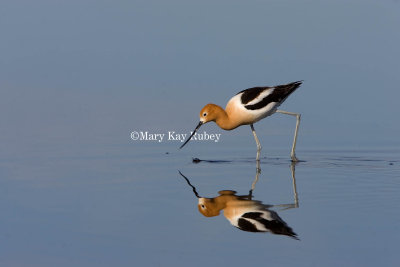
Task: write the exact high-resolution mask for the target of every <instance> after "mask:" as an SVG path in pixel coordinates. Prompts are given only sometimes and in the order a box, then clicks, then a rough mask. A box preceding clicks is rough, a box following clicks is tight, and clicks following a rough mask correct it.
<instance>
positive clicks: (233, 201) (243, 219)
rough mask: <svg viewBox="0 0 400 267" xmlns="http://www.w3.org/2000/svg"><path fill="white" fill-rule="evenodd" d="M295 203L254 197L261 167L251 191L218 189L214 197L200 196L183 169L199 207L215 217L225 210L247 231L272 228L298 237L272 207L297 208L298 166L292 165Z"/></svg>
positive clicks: (232, 221)
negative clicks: (247, 192) (273, 203)
mask: <svg viewBox="0 0 400 267" xmlns="http://www.w3.org/2000/svg"><path fill="white" fill-rule="evenodd" d="M291 171H292V180H293V191H294V203H292V204H281V205H267V204H263V203H262V202H261V201H258V200H253V190H254V189H255V184H256V183H257V181H258V179H259V174H260V168H259V165H258V166H257V171H256V177H255V179H254V181H253V183H252V186H251V189H250V191H249V194H247V195H237V194H236V191H233V190H222V191H219V192H218V194H219V196H217V197H213V198H206V197H201V196H199V194H198V193H197V190H196V188H195V187H194V186H193V185H192V184H191V183H190V181H189V179H188V178H187V177H186V176H184V175H183V174H182V173H181V172H179V173H180V174H181V176H182V177H183V178H184V179H185V180H186V182H187V183H188V184H189V186H191V187H192V189H193V192H194V194H195V195H196V197H197V198H198V209H199V211H200V213H201V214H203V215H204V216H206V217H214V216H217V215H219V214H220V212H221V211H223V214H224V216H225V218H226V219H227V220H228V221H229V222H230V223H231V224H232V225H233V226H235V227H237V228H238V229H240V230H243V231H248V232H271V233H273V234H277V235H286V236H290V237H292V238H294V239H298V237H297V234H296V233H295V232H294V231H293V229H292V228H291V227H290V226H288V225H287V223H286V222H285V221H284V220H283V219H282V218H281V217H280V216H279V215H278V213H277V212H276V211H274V210H271V208H272V207H282V208H283V209H290V208H297V207H298V198H297V190H296V180H295V166H294V163H292V165H291Z"/></svg>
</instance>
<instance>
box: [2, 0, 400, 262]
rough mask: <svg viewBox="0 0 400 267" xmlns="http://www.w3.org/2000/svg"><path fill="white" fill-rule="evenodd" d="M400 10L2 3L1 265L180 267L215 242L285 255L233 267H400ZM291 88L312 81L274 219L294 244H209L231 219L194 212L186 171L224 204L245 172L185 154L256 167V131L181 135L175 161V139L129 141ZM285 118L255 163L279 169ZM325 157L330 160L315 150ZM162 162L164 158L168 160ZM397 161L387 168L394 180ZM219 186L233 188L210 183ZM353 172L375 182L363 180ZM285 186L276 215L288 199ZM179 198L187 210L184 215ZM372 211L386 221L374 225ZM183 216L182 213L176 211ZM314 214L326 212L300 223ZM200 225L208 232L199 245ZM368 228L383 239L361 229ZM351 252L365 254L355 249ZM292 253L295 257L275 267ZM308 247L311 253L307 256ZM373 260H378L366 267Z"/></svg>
mask: <svg viewBox="0 0 400 267" xmlns="http://www.w3.org/2000/svg"><path fill="white" fill-rule="evenodd" d="M399 14H400V2H399V1H396V0H376V1H370V0H360V1H357V0H352V1H348V0H346V1H344V0H337V1H331V0H329V1H283V0H280V1H235V0H233V1H232V0H230V1H175V0H173V1H100V0H97V1H95V0H93V1H87V0H79V1H76V0H68V1H67V0H65V1H61V0H60V1H55V0H48V1H44V0H37V1H23V0H20V1H15V0H13V1H9V0H2V1H1V3H0V34H1V35H0V51H1V53H0V125H1V126H0V138H1V140H0V177H1V178H0V183H1V184H0V203H1V204H0V212H1V213H2V217H3V219H2V220H0V221H1V222H0V228H1V232H0V238H1V240H0V243H1V245H0V251H2V252H0V262H1V263H3V264H8V265H10V266H13V265H15V264H17V265H19V266H35V265H36V266H55V265H57V266H71V265H75V266H77V265H79V266H87V265H92V266H99V265H104V266H107V265H108V266H109V265H112V264H114V263H117V264H119V265H132V264H133V265H134V264H135V263H139V264H141V265H143V264H145V263H146V260H148V259H149V258H150V259H152V260H151V261H150V262H147V263H149V265H157V264H161V265H163V263H166V262H169V263H171V264H172V263H174V264H176V262H174V261H176V259H180V260H182V261H181V262H182V264H189V263H193V259H194V258H197V256H198V253H199V254H201V250H204V249H205V247H204V245H205V244H207V242H209V243H211V244H212V245H211V247H206V249H205V251H206V252H210V251H213V252H215V253H216V251H218V249H221V247H225V249H226V250H225V251H224V253H223V255H225V256H226V257H229V255H230V249H232V247H229V245H228V244H236V242H245V243H246V244H248V243H252V242H255V243H253V244H254V246H256V245H255V244H257V245H259V243H258V242H269V241H266V240H271V239H272V240H274V242H278V244H279V245H278V246H275V245H274V244H273V243H272V242H271V243H262V246H261V247H258V248H257V249H256V248H254V249H255V250H254V252H250V251H241V250H240V249H238V248H236V247H234V249H233V251H234V254H236V255H239V254H241V253H242V252H244V253H245V254H246V255H247V256H246V257H244V258H240V259H238V258H235V257H233V258H230V260H231V262H230V263H231V264H234V263H241V262H242V263H248V262H249V260H253V259H254V256H255V254H257V253H261V255H263V254H262V253H263V251H264V248H265V250H268V249H270V251H271V253H273V255H275V258H274V260H273V261H272V263H275V266H277V265H293V261H294V259H295V258H296V259H297V262H298V266H301V265H303V266H310V265H312V264H315V265H316V266H321V265H325V266H328V265H331V266H337V265H338V264H342V263H349V262H351V263H353V264H351V265H359V264H362V265H365V264H368V263H369V264H370V265H379V264H383V265H392V266H396V265H397V263H398V260H397V257H396V255H397V254H396V253H395V247H393V246H390V244H397V241H398V234H397V235H394V233H398V225H397V222H398V220H399V217H398V214H397V213H396V214H397V215H396V214H395V213H394V211H396V210H397V207H396V203H399V202H398V201H399V199H398V196H399V194H398V192H399V182H398V180H396V179H397V178H396V177H398V164H399V163H398V158H399V153H398V152H399V150H398V149H399V146H400V141H399V137H398V136H399V135H400V124H399V114H400V105H399V103H398V102H399V98H400V90H399V89H400V87H399V85H400V53H399V47H400V31H399V28H400V15H399ZM296 80H304V84H303V85H302V87H301V88H300V89H299V90H298V91H296V92H295V93H294V94H293V95H291V96H290V98H289V99H288V100H287V101H286V103H285V104H284V105H283V106H282V109H284V110H288V111H292V112H299V113H301V114H302V124H301V128H300V133H299V134H300V137H299V142H298V151H297V154H298V156H299V158H300V159H305V160H308V162H312V163H310V165H307V164H305V165H301V164H300V165H299V167H298V170H299V172H300V181H302V182H300V185H299V187H300V192H301V193H302V195H300V197H301V203H302V206H301V208H300V209H296V211H295V212H294V213H290V212H288V213H284V214H282V217H284V218H285V219H289V222H288V223H289V224H290V225H293V228H294V229H295V231H298V232H299V234H300V238H301V239H302V240H303V241H302V242H303V243H296V244H294V243H290V242H291V241H290V242H289V241H287V240H286V241H280V240H281V239H280V238H276V237H273V238H272V237H271V236H269V237H265V236H262V237H261V236H257V237H255V238H254V236H253V237H252V236H247V235H241V234H242V233H238V232H235V234H234V236H235V237H234V238H233V240H230V239H229V238H228V237H226V236H225V235H223V236H220V235H218V234H219V233H220V234H221V233H222V234H225V233H226V232H224V231H225V230H222V229H225V228H224V227H227V228H226V229H230V228H228V222H226V221H224V219H222V218H221V220H220V222H221V226H220V227H218V228H215V229H214V228H213V224H212V223H210V221H206V222H204V221H199V217H198V216H199V214H197V211H196V210H195V209H192V206H193V203H194V206H193V207H195V199H194V198H193V195H192V194H191V192H190V190H187V187H186V185H185V184H184V183H183V184H182V181H181V180H179V179H180V178H179V176H177V170H178V169H182V168H183V171H186V172H185V173H186V174H187V175H188V176H190V177H193V176H194V179H195V183H196V184H197V185H199V183H200V187H201V186H202V188H200V189H201V192H203V194H204V195H206V194H208V195H210V196H216V194H217V191H218V190H222V189H235V190H238V191H241V192H240V193H246V190H248V185H250V184H251V179H252V178H251V177H252V176H254V166H253V163H251V165H248V164H246V163H243V162H242V163H238V164H228V166H225V165H224V166H222V167H221V166H219V167H213V166H208V165H196V166H192V165H191V163H190V159H191V157H193V156H199V157H203V158H204V157H217V158H219V159H224V157H225V156H227V157H228V158H229V157H230V158H232V155H240V157H243V158H247V159H251V158H252V157H253V156H255V151H253V150H254V149H255V144H254V140H253V137H252V136H251V133H250V129H249V127H240V128H238V129H237V130H235V131H233V132H225V131H222V130H220V129H218V128H217V127H216V126H215V125H213V124H209V125H206V126H203V127H202V129H203V130H206V131H208V132H210V133H222V134H223V135H222V137H221V141H220V143H218V144H212V143H204V142H203V143H195V142H191V143H189V145H188V146H187V147H185V149H184V150H182V151H178V150H177V148H178V146H179V145H180V144H179V143H177V142H163V143H161V144H158V143H145V142H134V141H132V140H131V139H130V136H129V135H130V132H131V131H134V130H136V131H150V132H152V133H166V132H167V131H169V130H173V131H176V132H178V133H184V132H185V133H186V132H189V131H190V130H192V129H193V128H194V126H195V125H196V124H197V122H198V112H199V110H200V109H201V107H202V106H203V105H205V104H206V103H209V102H214V103H216V104H220V105H221V106H223V107H224V106H225V104H226V102H227V101H228V100H229V98H230V97H231V96H233V95H234V94H236V93H237V92H238V91H240V90H243V89H245V88H249V87H253V86H259V85H276V84H283V83H288V82H292V81H296ZM294 125H295V121H294V119H293V118H292V117H290V116H283V115H276V116H273V117H271V118H268V119H267V120H264V121H262V122H260V123H258V124H257V125H256V126H255V127H256V130H257V132H258V134H259V137H260V141H261V143H262V145H263V153H264V156H276V157H278V158H284V159H285V160H286V157H287V158H288V156H289V150H290V145H291V143H290V142H291V139H292V133H293V129H294ZM327 150H336V151H339V153H338V154H334V155H330V154H329V155H328V154H326V153H325V152H320V153H317V154H315V153H313V151H327ZM166 151H168V152H170V154H169V158H168V159H166V158H164V157H163V156H161V155H164V154H165V152H166ZM346 151H347V152H348V151H353V152H354V151H356V152H357V151H363V152H362V153H361V154H356V155H354V154H346V157H345V158H346V159H353V158H354V157H355V158H358V159H359V158H361V159H362V160H361V161H362V162H361V163H360V162H357V163H356V165H357V167H356V168H355V169H354V168H350V169H346V168H347V167H349V166H348V165H346V164H345V163H344V162H346V160H344V161H343V162H341V163H340V162H339V163H337V162H336V161H340V159H341V158H342V157H343V156H344V154H341V153H342V152H343V153H346ZM371 151H372V152H371ZM377 151H383V152H377ZM353 152H352V153H353ZM380 153H381V154H380ZM238 157H239V156H238ZM240 157H239V158H240ZM332 159H333V161H334V162H331V160H332ZM153 160H154V162H153ZM370 161H373V163H371V164H372V165H371V166H372V167H371V166H369V165H368V164H367V163H368V162H370ZM315 162H316V163H315ZM366 162H367V163H366ZM389 163H390V164H394V166H395V167H393V168H394V169H389V170H388V169H387V168H388V166H389ZM268 164H269V163H268V162H267V163H265V162H264V166H263V170H264V174H265V172H266V173H270V176H268V177H269V178H271V177H275V179H279V177H283V178H282V179H288V178H289V177H290V172H289V169H288V168H287V166H286V165H285V164H286V163H285V164H281V165H283V167H282V166H281V165H279V164H278V167H277V166H272V167H271V166H269V165H268ZM342 164H345V166H344V167H343V165H342ZM265 165H266V166H265ZM349 165H351V166H353V163H349ZM337 166H340V168H339V169H336V168H337ZM390 166H392V165H390ZM270 167H271V168H270ZM218 168H222V169H223V170H221V169H218ZM302 168H303V169H302ZM326 168H328V172H327V173H325V170H326ZM266 169H267V170H268V171H265V170H266ZM371 170H372V171H371ZM215 172H216V173H215ZM237 174H240V175H241V176H244V177H247V178H246V179H248V180H246V181H243V180H241V177H238V175H237ZM196 175H197V176H200V177H196ZM203 176H204V177H203ZM216 176H217V177H220V176H221V177H220V178H221V179H222V180H221V181H226V184H228V185H231V181H235V184H234V185H232V187H229V188H226V187H227V186H226V185H225V184H224V183H223V182H221V183H222V184H223V185H221V186H219V185H218V186H214V184H213V182H214V181H216V180H215V177H216ZM349 177H351V179H350V180H348V178H349ZM197 178H199V179H197ZM200 178H201V179H200ZM264 178H265V177H264ZM329 178H332V179H329ZM375 178H376V179H380V180H379V182H376V181H375V180H374V179H375ZM335 179H337V184H335V183H334V182H332V181H334V180H335ZM363 179H367V180H368V181H369V183H368V184H367V185H364V187H359V186H358V185H359V184H360V183H363V182H362V181H363ZM171 181H172V182H171ZM217 181H220V180H217ZM268 181H269V183H271V179H270V180H268ZM285 181H286V182H287V181H289V183H288V184H287V185H286V184H285V185H282V187H279V186H277V188H281V189H282V188H285V189H287V188H291V187H290V186H291V184H290V179H288V180H285ZM324 181H329V182H328V183H327V184H325V183H324ZM374 181H375V182H374ZM240 182H243V183H244V184H245V185H243V186H242V187H240V186H238V187H239V188H240V189H241V190H239V189H237V188H236V184H237V183H240ZM272 183H274V182H273V179H272ZM282 183H283V182H282ZM180 186H181V187H180ZM269 186H271V184H269ZM261 188H264V189H258V190H261V191H258V193H259V195H258V196H259V197H260V200H261V201H267V199H266V196H267V195H268V196H271V194H272V196H273V195H274V189H273V188H274V187H273V186H272V187H270V188H269V189H268V190H270V191H272V192H264V191H262V190H267V189H265V187H263V186H261ZM331 189H332V191H330V190H331ZM207 190H208V191H207ZM319 190H322V191H319ZM149 192H150V193H149ZM278 192H279V190H276V197H277V198H272V200H271V202H272V204H275V203H282V202H286V201H287V197H286V196H287V195H282V199H280V198H279V197H280V196H281V195H280V194H279V193H278ZM320 192H323V193H320ZM338 192H340V193H338ZM264 193H265V194H264ZM337 193H338V195H337ZM379 193H382V194H379ZM370 194H371V195H370ZM385 194H386V195H385ZM289 198H290V195H289ZM328 200H334V201H328ZM187 201H193V203H190V207H189V206H185V204H186V202H187ZM313 201H314V202H313ZM336 201H338V202H336ZM340 201H342V202H340ZM357 201H358V202H357ZM165 203H166V204H167V205H166V206H167V207H168V209H164V206H165ZM183 203H185V204H183ZM267 203H268V202H267ZM319 203H322V204H326V205H327V207H328V208H327V209H325V208H326V206H324V207H323V205H322V204H321V205H318V204H319ZM349 203H350V204H349ZM365 203H369V205H371V203H373V205H372V208H373V209H374V212H375V214H377V212H378V214H377V215H376V216H374V217H373V218H372V219H371V217H369V214H370V212H371V211H370V210H369V209H368V208H366V206H365ZM388 203H389V204H388ZM329 207H330V208H331V209H330V208H329ZM382 207H386V209H384V210H381V208H382ZM179 209H182V210H183V211H184V213H183V214H184V215H185V216H186V217H185V216H183V215H179V214H175V213H174V211H176V210H179ZM189 210H190V212H189ZM355 210H356V211H357V212H358V213H357V215H354V217H352V216H353V215H352V212H354V211H355ZM191 212H193V213H191ZM159 214H161V215H162V218H164V219H165V220H166V225H164V224H163V223H161V222H160V217H159ZM336 214H338V215H339V216H338V217H335V215H336ZM181 216H182V217H181ZM191 216H192V217H191ZM302 216H303V217H302ZM314 216H316V217H318V219H316V220H313V224H311V225H310V221H309V220H310V219H309V218H314ZM137 218H140V219H139V220H137ZM380 218H386V219H387V220H383V221H382V220H381V219H380ZM324 219H326V220H327V221H324ZM343 220H344V221H343ZM296 221H297V223H298V224H296ZM338 221H339V222H340V224H341V225H340V226H338V225H337V224H335V223H336V222H338ZM319 222H320V224H319ZM347 222H348V223H347ZM360 222H363V223H360ZM366 222H367V223H366ZM191 223H192V224H191ZM346 223H347V224H346ZM365 223H366V224H365ZM349 224H350V225H351V227H350V228H349V229H348V228H347V225H349ZM171 225H172V226H171ZM182 225H184V226H182ZM360 225H361V227H358V226H360ZM377 225H379V226H377ZM396 225H397V228H396ZM143 227H144V228H143ZM343 227H344V228H346V229H347V231H343ZM194 228H195V229H198V228H200V229H203V228H204V229H203V230H204V231H199V233H197V234H195V233H193V231H194ZM376 228H379V230H381V231H383V230H384V229H388V232H385V234H383V235H378V234H376V235H373V236H372V237H371V236H368V235H365V233H367V232H369V231H371V229H376ZM213 229H214V230H213ZM312 229H314V230H315V232H313V231H312ZM327 229H331V230H332V231H331V232H328V233H327ZM391 229H397V230H396V231H397V232H396V231H392V230H391ZM233 230H234V229H233ZM233 230H232V231H233ZM152 231H155V233H154V234H152ZM180 231H182V232H180ZM226 231H230V230H226ZM391 231H392V232H391ZM207 233H208V234H210V236H209V235H207ZM211 233H213V234H214V235H215V236H212V235H211ZM339 233H340V234H341V235H337V234H339ZM226 234H227V236H229V235H230V234H231V233H230V232H229V233H226ZM181 236H184V238H183V239H179V238H180V237H181ZM360 236H361V237H360ZM178 237H179V238H178ZM190 237H192V238H193V239H190ZM213 237H215V238H219V239H220V241H218V240H215V239H213ZM347 237H348V238H349V239H348V240H346V238H347ZM221 238H222V239H221ZM224 238H227V239H224ZM236 238H238V239H236ZM253 238H254V239H253ZM268 238H269V239H268ZM307 238H309V239H308V241H307ZM255 240H258V241H257V242H256V241H255ZM261 240H262V241H261ZM327 240H330V241H331V242H332V243H329V242H327ZM191 242H192V243H191ZM215 242H216V243H215ZM225 242H226V243H225ZM279 242H282V243H279ZM385 242H386V243H385ZM321 244H322V245H321ZM343 244H347V245H345V246H343ZM373 244H386V245H384V246H380V247H378V248H377V247H376V246H374V245H373ZM360 246H361V248H360ZM354 247H359V249H358V250H356V251H355V252H354V253H355V254H349V251H350V250H351V251H352V249H354ZM168 249H170V250H168ZM250 249H252V247H249V250H250ZM338 249H339V250H338ZM286 251H288V253H289V254H290V253H291V252H295V253H296V254H295V256H293V257H292V258H290V257H289V258H288V259H287V260H283V261H281V260H282V257H280V256H283V255H284V254H285V252H286ZM334 251H338V252H337V253H336V254H335V252H334ZM314 252H317V253H316V254H317V255H320V258H316V259H313V260H312V261H311V262H310V257H311V256H312V255H316V254H314ZM375 252H376V253H377V255H380V256H382V255H384V257H383V256H382V257H379V256H378V257H376V258H374V257H373V255H375V254H373V253H375ZM152 253H154V255H158V256H159V257H161V259H163V260H165V261H163V260H156V259H155V257H156V256H154V255H152ZM332 253H333V254H332ZM379 253H380V254H379ZM160 255H161V256H160ZM211 255H212V256H210V257H211V260H213V259H214V260H215V259H216V258H217V256H216V255H215V254H213V253H211ZM257 255H259V254H257ZM301 255H303V256H301ZM365 255H369V257H366V258H365ZM342 256H344V258H343V259H342V258H341V257H342ZM182 257H183V258H182ZM257 257H258V256H257ZM257 257H256V258H257ZM301 258H302V259H303V260H304V262H302V263H303V264H301V263H300V261H299V259H301ZM383 258H386V259H388V261H387V262H384V261H381V260H382V259H383ZM116 259H117V260H116ZM339 259H340V260H339ZM135 260H136V261H135ZM264 260H265V259H263V258H257V260H256V261H255V262H259V263H264ZM214 262H216V263H221V262H222V261H221V260H220V261H214ZM197 263H199V265H201V264H208V263H209V262H207V260H206V259H205V258H203V259H202V260H201V261H199V262H197ZM329 263H330V264H329Z"/></svg>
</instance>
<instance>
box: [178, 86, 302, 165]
mask: <svg viewBox="0 0 400 267" xmlns="http://www.w3.org/2000/svg"><path fill="white" fill-rule="evenodd" d="M301 84H302V81H297V82H293V83H288V84H284V85H276V86H271V87H268V86H267V87H253V88H249V89H246V90H243V91H241V92H239V93H237V94H236V95H235V96H234V97H232V98H231V99H230V100H229V102H228V104H227V105H226V107H225V110H224V109H223V108H221V107H220V106H218V105H215V104H207V105H205V106H204V107H203V108H202V109H201V111H200V122H199V124H198V125H197V126H196V128H195V129H194V131H193V132H192V134H191V135H190V137H189V138H188V139H187V140H186V141H185V143H183V145H182V146H181V147H180V148H182V147H184V146H185V145H186V144H187V143H188V142H189V141H190V139H191V138H192V136H193V135H194V134H195V133H196V131H197V130H198V129H199V128H200V126H201V125H203V124H205V123H207V122H209V121H213V122H215V123H216V124H217V125H218V126H219V127H220V128H222V129H224V130H233V129H235V128H237V127H239V126H241V125H250V128H251V131H252V132H253V135H254V139H255V140H256V143H257V160H259V156H260V151H261V144H260V141H259V140H258V137H257V135H256V131H255V130H254V126H253V124H254V123H256V122H257V121H259V120H261V119H263V118H265V117H268V116H270V115H272V114H274V113H276V112H277V113H282V114H286V115H291V116H295V117H296V119H297V121H296V129H295V132H294V138H293V145H292V150H291V154H290V156H291V158H292V161H293V162H296V161H298V159H297V158H296V152H295V149H296V141H297V132H298V129H299V124H300V116H301V115H300V114H298V113H293V112H288V111H283V110H278V107H279V106H280V105H281V104H282V103H283V102H284V101H285V100H286V98H287V97H288V96H289V95H290V94H291V93H293V92H294V91H295V90H296V89H297V88H299V87H300V85H301Z"/></svg>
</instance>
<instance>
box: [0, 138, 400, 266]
mask: <svg viewBox="0 0 400 267" xmlns="http://www.w3.org/2000/svg"><path fill="white" fill-rule="evenodd" d="M189 146H190V144H189ZM212 149H214V152H213V151H212ZM253 149H255V148H254V147H251V148H250V147H232V148H230V149H229V148H228V149H227V152H228V153H225V152H224V151H223V149H220V148H218V147H216V146H215V145H214V144H210V143H208V144H204V145H203V146H202V147H200V148H196V147H191V149H189V148H188V149H187V150H181V151H178V150H177V149H176V147H172V146H166V145H159V146H156V145H136V146H135V145H134V146H132V145H126V146H123V145H114V146H104V147H102V148H101V149H99V148H98V147H97V148H96V147H90V146H87V147H81V148H79V149H78V148H76V150H73V151H75V152H77V151H79V154H76V155H73V153H71V150H70V149H68V150H66V151H65V154H69V155H65V156H58V157H55V156H54V155H53V156H52V155H51V154H52V153H53V152H52V151H47V152H43V153H42V155H41V156H37V157H36V156H34V155H33V154H31V155H26V156H24V157H21V158H15V159H9V160H7V159H4V158H3V159H2V160H1V170H2V179H1V180H0V183H1V184H0V209H1V211H2V218H3V219H2V220H1V223H0V225H1V228H0V229H1V230H0V237H1V240H2V242H1V243H2V244H3V245H2V250H1V252H0V262H1V263H2V265H3V266H54V265H57V266H71V265H75V266H110V265H118V266H126V265H141V266H175V265H177V266H187V265H191V266H204V265H211V266H216V265H220V264H230V265H233V266H240V265H243V264H246V263H249V262H251V263H252V264H256V265H259V264H260V265H264V264H267V263H268V264H270V265H272V266H288V265H296V266H321V265H324V266H337V265H339V264H344V265H347V266H349V265H350V266H376V265H384V266H397V265H398V262H399V257H398V247H397V243H398V241H399V238H400V235H399V224H398V221H399V219H400V214H399V213H398V211H397V209H398V203H399V200H400V199H399V198H400V197H399V196H400V195H399V192H400V177H399V173H400V172H399V171H400V160H399V157H398V155H399V151H398V150H381V151H379V150H365V151H351V150H349V151H343V150H334V149H332V150H307V149H305V150H303V151H298V156H299V158H300V159H302V160H304V161H303V162H299V163H298V164H296V165H295V168H294V171H295V172H294V173H292V172H291V164H290V161H289V155H288V153H287V151H286V150H279V149H278V150H276V149H275V150H270V151H269V153H267V152H266V151H265V152H263V154H262V159H261V164H260V167H261V173H260V174H259V177H258V181H257V182H256V183H254V180H255V177H256V162H255V160H254V157H253V156H255V155H253V153H252V151H253ZM168 150H169V151H168ZM193 150H194V151H193ZM264 150H267V149H266V148H264ZM68 151H69V152H68ZM207 151H208V152H209V154H210V156H208V157H206V156H203V154H205V153H207ZM243 151H244V152H243ZM167 152H168V154H167ZM195 154H197V155H195ZM243 154H244V155H243ZM198 155H200V156H201V157H202V159H204V160H211V161H212V162H208V161H201V162H200V163H193V162H192V157H195V156H198ZM201 157H200V159H201ZM219 161H221V162H219ZM179 171H181V172H182V173H183V174H184V175H185V176H186V177H187V178H188V180H189V181H190V183H191V185H192V186H194V187H195V190H196V192H197V193H198V194H199V195H200V196H201V197H206V198H214V197H217V196H218V195H219V194H218V191H221V190H234V191H236V192H237V194H238V195H246V194H249V191H250V190H251V189H252V184H253V183H254V185H253V199H254V200H257V201H261V202H262V203H263V204H265V205H272V207H270V209H271V210H273V211H275V212H277V213H278V214H279V216H280V217H281V218H282V220H283V221H285V222H286V223H287V225H288V226H289V227H291V228H292V229H293V231H294V232H295V233H296V234H297V237H298V238H299V240H295V239H293V238H291V237H288V236H285V235H274V234H271V233H251V232H245V231H241V230H239V229H238V228H235V227H234V226H232V225H231V224H230V222H229V221H228V220H227V219H226V218H225V217H224V216H223V213H221V215H219V216H216V217H204V216H203V215H202V214H201V213H200V212H199V211H198V209H197V201H198V200H197V197H196V196H195V194H194V193H193V188H192V187H190V186H189V185H188V183H187V182H186V181H185V180H184V179H183V178H182V176H181V175H180V174H179ZM294 185H295V187H294ZM21 255H23V257H21Z"/></svg>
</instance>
